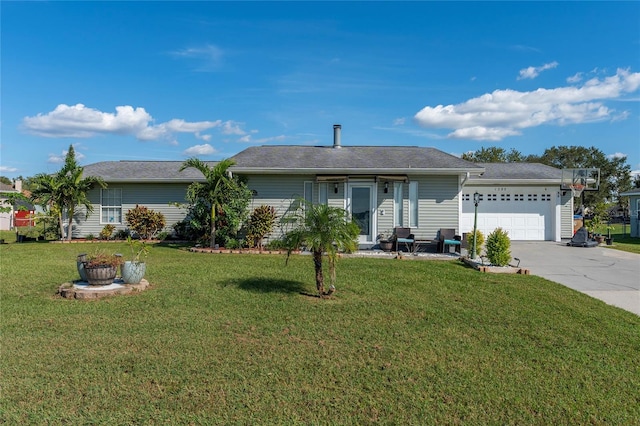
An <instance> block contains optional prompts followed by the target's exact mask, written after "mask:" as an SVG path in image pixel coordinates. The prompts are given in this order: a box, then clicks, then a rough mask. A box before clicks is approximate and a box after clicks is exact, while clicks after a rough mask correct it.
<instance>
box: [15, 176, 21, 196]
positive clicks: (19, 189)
mask: <svg viewBox="0 0 640 426" xmlns="http://www.w3.org/2000/svg"><path fill="white" fill-rule="evenodd" d="M13 189H15V190H16V192H20V193H22V181H21V180H19V179H16V180H14V181H13Z"/></svg>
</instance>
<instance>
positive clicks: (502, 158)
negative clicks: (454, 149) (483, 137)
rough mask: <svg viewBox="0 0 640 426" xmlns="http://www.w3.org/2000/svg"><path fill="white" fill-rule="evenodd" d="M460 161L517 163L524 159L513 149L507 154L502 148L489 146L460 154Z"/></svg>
mask: <svg viewBox="0 0 640 426" xmlns="http://www.w3.org/2000/svg"><path fill="white" fill-rule="evenodd" d="M462 159H463V160H467V161H471V162H473V163H518V162H522V161H525V157H524V156H523V155H522V153H520V151H517V150H516V149H514V148H511V150H510V151H509V152H507V151H506V150H505V149H504V148H500V147H496V146H491V147H488V148H484V147H482V148H480V149H479V150H478V151H475V152H466V153H464V154H462Z"/></svg>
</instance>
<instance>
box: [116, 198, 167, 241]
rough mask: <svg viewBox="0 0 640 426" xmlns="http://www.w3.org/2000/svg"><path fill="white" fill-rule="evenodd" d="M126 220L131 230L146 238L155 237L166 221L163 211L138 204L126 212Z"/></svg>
mask: <svg viewBox="0 0 640 426" xmlns="http://www.w3.org/2000/svg"><path fill="white" fill-rule="evenodd" d="M125 220H126V221H127V224H128V225H129V227H130V228H131V230H132V231H133V232H135V233H136V234H138V235H139V236H140V238H142V239H145V240H149V239H151V238H153V237H154V236H155V235H156V234H157V233H158V232H160V231H161V230H162V229H163V228H164V226H165V223H166V222H165V219H164V215H163V214H162V213H160V212H156V211H154V210H151V209H149V208H147V207H145V206H139V205H137V204H136V207H135V208H133V209H131V210H129V211H128V212H127V213H126V215H125Z"/></svg>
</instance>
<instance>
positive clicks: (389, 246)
mask: <svg viewBox="0 0 640 426" xmlns="http://www.w3.org/2000/svg"><path fill="white" fill-rule="evenodd" d="M380 249H381V250H384V251H391V250H393V242H392V241H380Z"/></svg>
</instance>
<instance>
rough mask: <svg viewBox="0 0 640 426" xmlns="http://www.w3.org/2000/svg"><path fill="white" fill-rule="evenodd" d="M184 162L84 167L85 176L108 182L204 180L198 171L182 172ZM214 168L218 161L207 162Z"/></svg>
mask: <svg viewBox="0 0 640 426" xmlns="http://www.w3.org/2000/svg"><path fill="white" fill-rule="evenodd" d="M182 163H183V162H182V161H103V162H101V163H94V164H88V165H86V166H84V176H98V177H101V178H102V179H104V180H105V181H107V182H183V181H184V182H193V181H197V180H204V177H203V176H202V173H200V172H199V171H198V170H196V169H192V168H189V169H185V170H184V171H182V172H180V171H179V170H180V166H182ZM206 164H208V165H209V166H214V165H216V164H217V162H216V161H207V162H206Z"/></svg>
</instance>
